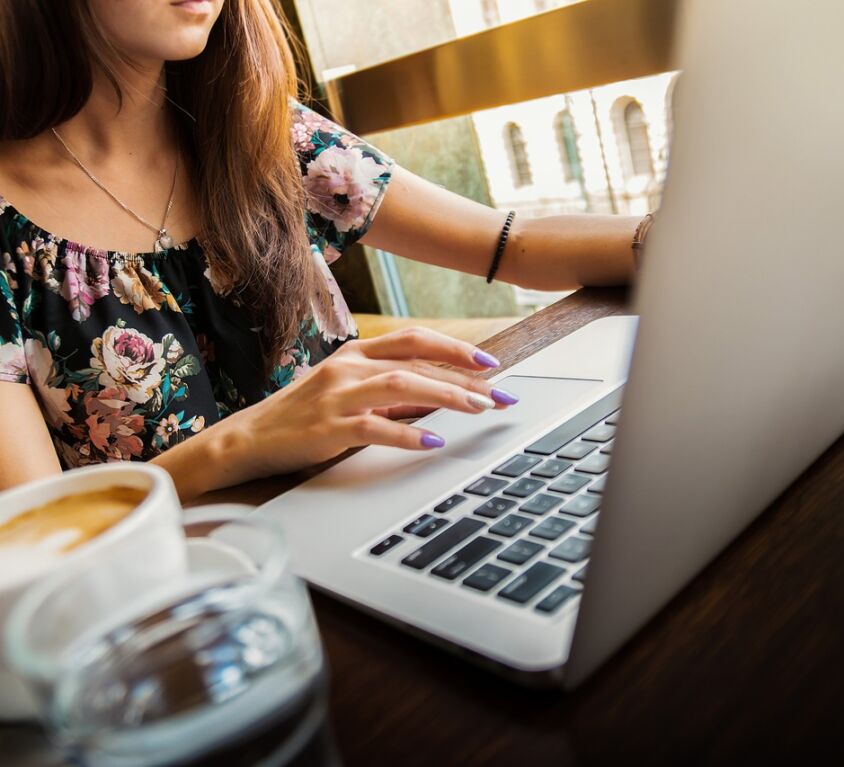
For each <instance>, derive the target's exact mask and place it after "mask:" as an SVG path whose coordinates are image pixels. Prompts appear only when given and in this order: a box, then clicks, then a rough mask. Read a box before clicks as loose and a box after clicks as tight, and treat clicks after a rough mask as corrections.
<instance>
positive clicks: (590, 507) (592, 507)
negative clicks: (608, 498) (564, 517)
mask: <svg viewBox="0 0 844 767" xmlns="http://www.w3.org/2000/svg"><path fill="white" fill-rule="evenodd" d="M599 508H601V496H600V495H589V494H588V493H586V494H583V495H578V496H577V497H576V498H572V499H571V500H570V501H569V502H568V503H567V504H566V505H565V506H563V508H562V509H560V512H561V513H563V514H571V515H572V516H573V517H588V516H589V515H590V514H591V513H592V512H593V511H597V510H598V509H599Z"/></svg>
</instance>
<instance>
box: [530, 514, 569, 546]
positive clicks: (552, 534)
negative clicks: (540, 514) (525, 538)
mask: <svg viewBox="0 0 844 767" xmlns="http://www.w3.org/2000/svg"><path fill="white" fill-rule="evenodd" d="M573 527H574V522H569V520H567V519H563V518H562V517H548V519H543V520H542V521H541V522H540V523H539V524H538V525H537V526H536V527H534V528H533V530H531V531H530V534H531V535H532V536H533V537H534V538H544V539H545V540H546V541H556V540H557V538H559V537H560V536H561V535H562V534H563V533H564V532H566V531H567V530H571V528H573Z"/></svg>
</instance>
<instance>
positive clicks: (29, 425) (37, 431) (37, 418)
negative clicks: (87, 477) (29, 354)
mask: <svg viewBox="0 0 844 767" xmlns="http://www.w3.org/2000/svg"><path fill="white" fill-rule="evenodd" d="M0 424H2V426H0V435H2V438H0V491H1V490H6V489H7V488H10V487H14V486H15V485H20V484H22V483H24V482H32V481H33V480H36V479H42V478H43V477H49V476H50V475H52V474H59V473H60V472H61V470H62V467H61V465H60V464H59V459H58V457H57V456H56V449H55V448H54V447H53V443H52V441H51V440H50V432H49V431H48V430H47V426H46V424H45V423H44V416H43V415H41V410H40V408H39V407H38V401H37V400H36V399H35V394H33V391H32V389H31V388H30V387H29V386H28V385H27V384H20V383H7V382H5V381H2V382H0Z"/></svg>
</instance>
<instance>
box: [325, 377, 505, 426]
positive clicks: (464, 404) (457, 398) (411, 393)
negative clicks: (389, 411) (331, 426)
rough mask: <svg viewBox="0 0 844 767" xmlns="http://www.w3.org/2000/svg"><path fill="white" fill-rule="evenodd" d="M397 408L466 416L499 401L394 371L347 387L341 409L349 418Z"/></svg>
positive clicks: (454, 385) (441, 382)
mask: <svg viewBox="0 0 844 767" xmlns="http://www.w3.org/2000/svg"><path fill="white" fill-rule="evenodd" d="M396 406H416V407H431V408H438V407H446V408H449V409H450V410H457V411H460V412H463V413H480V412H482V411H484V410H491V409H492V408H494V407H495V401H494V400H493V399H492V398H490V397H488V396H486V395H484V394H481V393H480V392H476V391H467V390H466V389H464V388H463V387H461V386H457V385H456V384H453V383H449V382H447V381H437V380H434V379H432V378H427V377H425V376H422V375H418V374H417V373H412V372H410V371H408V370H402V369H398V370H391V371H388V372H386V373H379V374H378V375H375V376H372V377H371V378H367V379H366V380H364V381H361V382H358V383H355V384H353V385H351V386H348V387H345V389H344V391H343V392H342V395H341V410H342V412H344V413H345V414H346V415H351V414H353V413H360V412H361V411H362V410H371V409H373V408H384V407H389V408H394V407H396Z"/></svg>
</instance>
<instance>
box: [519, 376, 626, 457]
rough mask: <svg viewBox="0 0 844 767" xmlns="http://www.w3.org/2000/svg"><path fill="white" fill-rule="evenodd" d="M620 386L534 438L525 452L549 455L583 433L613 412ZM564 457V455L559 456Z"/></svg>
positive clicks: (619, 397)
mask: <svg viewBox="0 0 844 767" xmlns="http://www.w3.org/2000/svg"><path fill="white" fill-rule="evenodd" d="M621 395H622V387H619V388H618V389H616V390H615V391H612V392H610V393H609V394H608V395H607V396H606V397H604V398H602V399H600V400H598V402H595V403H594V404H592V405H590V406H589V407H588V408H586V409H585V410H582V411H581V412H580V413H578V414H577V415H575V416H573V417H572V418H569V420H568V421H566V422H565V423H564V424H561V425H560V426H558V427H557V428H556V429H553V430H551V431H550V432H548V434H546V435H545V436H544V437H542V438H541V439H538V440H536V442H534V443H533V444H531V445H528V446H527V447H526V448H525V452H526V453H535V454H537V455H551V453H556V452H557V451H558V450H559V449H560V448H561V447H562V446H563V445H567V444H568V443H569V442H571V441H572V440H573V439H574V438H575V437H577V436H578V434H581V433H583V432H584V431H586V429H588V428H589V427H590V426H594V425H595V424H596V423H599V422H601V421H603V419H604V418H606V417H607V416H608V415H609V414H610V413H613V412H615V411H616V410H617V409H618V406H619V404H620V403H621ZM561 457H562V458H565V457H566V456H561Z"/></svg>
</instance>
